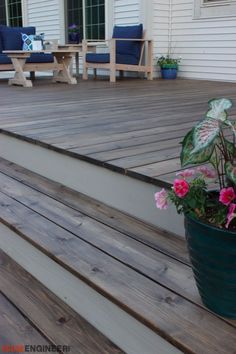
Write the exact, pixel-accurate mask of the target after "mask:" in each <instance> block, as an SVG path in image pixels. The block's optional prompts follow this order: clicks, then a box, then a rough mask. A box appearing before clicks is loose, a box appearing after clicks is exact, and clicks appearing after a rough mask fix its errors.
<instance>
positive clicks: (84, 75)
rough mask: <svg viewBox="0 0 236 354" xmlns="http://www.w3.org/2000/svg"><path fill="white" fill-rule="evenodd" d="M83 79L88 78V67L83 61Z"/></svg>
mask: <svg viewBox="0 0 236 354" xmlns="http://www.w3.org/2000/svg"><path fill="white" fill-rule="evenodd" d="M83 80H88V67H87V65H86V64H85V63H84V68H83Z"/></svg>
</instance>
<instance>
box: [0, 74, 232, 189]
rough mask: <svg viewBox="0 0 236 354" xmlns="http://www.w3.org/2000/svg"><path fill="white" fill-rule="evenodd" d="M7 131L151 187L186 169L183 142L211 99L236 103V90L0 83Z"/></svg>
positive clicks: (0, 122) (134, 83) (193, 85)
mask: <svg viewBox="0 0 236 354" xmlns="http://www.w3.org/2000/svg"><path fill="white" fill-rule="evenodd" d="M0 96H1V105H0V128H1V129H2V131H3V130H4V131H5V132H7V133H8V134H11V135H17V136H19V137H20V138H22V139H25V140H28V141H32V142H35V143H37V144H41V145H43V146H46V147H47V148H50V149H54V150H56V151H60V152H63V153H65V154H69V155H71V156H74V157H78V158H80V159H83V160H87V161H89V162H92V163H95V164H97V165H101V166H104V167H107V168H109V169H112V170H115V171H118V172H120V173H124V174H127V175H130V176H133V177H136V178H139V179H142V180H145V181H148V182H152V183H155V184H159V185H163V184H164V185H166V184H168V183H169V182H170V181H172V177H173V174H174V172H175V171H177V170H178V169H180V162H179V152H180V145H179V142H180V141H181V140H182V138H183V136H184V134H185V133H186V132H187V131H188V130H189V129H190V128H191V127H192V125H193V123H194V122H195V121H197V120H199V119H201V118H202V116H203V114H204V112H205V111H206V110H207V101H208V100H209V99H210V98H213V97H228V98H231V99H233V100H235V101H236V84H234V83H223V82H220V83H219V82H209V81H193V80H176V81H162V80H154V81H153V82H150V81H146V80H139V79H137V80H127V79H124V80H120V81H118V82H117V83H116V84H110V83H109V82H108V81H107V80H101V79H99V80H97V81H94V80H89V81H88V82H84V81H80V82H79V84H78V85H76V86H73V87H70V86H67V85H63V84H62V85H58V84H56V85H55V84H52V83H50V81H48V80H47V79H40V80H38V81H36V82H35V86H34V88H33V89H30V90H26V89H22V88H17V87H8V86H7V82H6V81H5V80H2V81H1V82H0ZM232 112H233V114H234V118H236V108H235V107H234V108H233V110H232Z"/></svg>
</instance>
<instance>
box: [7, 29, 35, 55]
mask: <svg viewBox="0 0 236 354" xmlns="http://www.w3.org/2000/svg"><path fill="white" fill-rule="evenodd" d="M21 33H26V34H35V27H1V28H0V36H1V40H2V47H3V48H2V49H3V50H22V38H21Z"/></svg>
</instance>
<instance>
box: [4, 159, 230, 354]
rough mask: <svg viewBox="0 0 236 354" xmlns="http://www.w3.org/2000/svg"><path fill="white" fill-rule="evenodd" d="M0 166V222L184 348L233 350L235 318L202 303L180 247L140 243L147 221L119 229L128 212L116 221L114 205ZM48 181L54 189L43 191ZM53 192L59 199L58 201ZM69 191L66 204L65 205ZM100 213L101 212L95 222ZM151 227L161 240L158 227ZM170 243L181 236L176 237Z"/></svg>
mask: <svg viewBox="0 0 236 354" xmlns="http://www.w3.org/2000/svg"><path fill="white" fill-rule="evenodd" d="M2 166H3V167H2ZM11 168H12V169H13V170H14V171H11V173H10V170H11ZM0 171H1V173H0V191H1V193H0V216H1V221H2V222H3V223H4V224H6V225H7V226H8V227H10V228H11V229H12V230H13V231H15V232H17V233H18V234H19V235H20V236H21V237H23V238H25V239H26V240H28V241H29V242H31V243H32V244H33V245H35V247H37V248H39V249H40V250H41V251H43V252H44V253H45V254H47V255H48V256H49V257H51V258H52V259H54V260H56V262H57V263H59V264H60V265H62V266H63V267H64V268H66V269H67V270H69V271H70V272H72V273H73V274H74V275H76V276H78V277H79V278H80V279H82V280H83V281H85V282H86V283H87V284H89V285H90V286H92V287H93V288H94V289H95V290H97V291H99V293H101V294H103V295H104V296H105V297H107V298H108V299H109V300H111V301H112V302H114V303H116V304H117V305H118V306H120V307H121V308H122V309H124V310H125V311H127V312H128V313H130V314H131V315H132V316H134V317H135V318H136V319H138V320H139V321H141V322H142V323H144V324H145V325H146V326H148V327H149V328H151V329H152V330H154V331H156V333H157V334H159V335H161V336H162V337H164V338H165V339H166V340H168V341H169V342H171V343H172V344H174V345H175V346H176V347H178V348H180V349H181V350H183V351H184V352H188V353H202V352H203V349H204V353H222V354H223V353H234V350H235V349H234V348H235V335H236V329H235V321H228V322H227V321H226V320H223V319H221V318H219V317H217V316H215V315H214V314H211V313H210V312H209V311H207V310H206V309H204V307H203V305H202V304H201V302H200V300H199V296H198V294H197V290H196V288H195V285H194V282H193V278H192V273H191V270H190V267H189V265H188V260H187V258H184V257H182V255H183V254H181V256H180V257H179V260H178V253H176V252H177V249H176V250H175V251H174V252H171V249H170V250H169V249H168V247H169V248H170V245H171V242H170V244H168V246H167V247H165V246H159V242H160V240H162V238H161V239H158V241H155V243H154V246H153V243H152V242H150V243H151V245H148V243H146V244H144V242H143V239H145V237H146V233H145V230H146V229H145V227H146V228H147V235H149V236H150V235H151V234H152V233H153V236H154V229H151V228H150V227H149V226H146V225H145V224H142V240H140V241H139V240H138V238H137V239H136V238H135V237H134V235H133V233H135V231H134V230H135V228H136V226H135V225H134V224H135V222H136V220H135V219H133V220H132V224H131V226H129V228H128V231H127V232H123V231H122V229H125V227H126V223H128V220H130V219H131V218H130V217H127V216H126V215H124V219H125V222H126V223H125V224H123V226H122V227H121V226H120V225H119V227H116V224H117V225H118V224H119V222H121V217H122V213H118V216H117V219H116V215H117V214H116V213H117V212H116V211H115V210H114V209H109V208H108V207H106V206H103V205H101V204H99V208H98V207H97V204H96V202H95V201H93V200H92V199H91V198H87V197H86V198H85V197H83V196H82V197H81V196H80V195H79V194H78V193H74V196H73V199H72V197H71V196H72V194H73V193H72V191H71V190H68V189H67V188H65V187H62V186H59V185H58V184H55V183H54V182H53V183H51V182H50V181H48V180H46V179H44V178H42V177H40V176H36V175H35V174H32V179H34V182H33V183H32V182H31V183H32V185H31V187H30V186H29V185H30V176H31V174H30V173H29V172H28V171H23V169H22V168H19V167H16V166H15V165H11V164H9V165H7V163H6V162H3V164H2V163H1V165H0ZM15 171H17V172H15ZM19 171H20V172H19ZM6 174H8V175H9V176H6ZM10 176H11V177H10ZM12 177H14V178H12ZM36 181H37V182H36ZM39 181H41V182H42V183H43V186H44V191H43V190H42V185H39ZM37 183H38V185H37ZM26 184H27V185H26ZM51 184H52V189H53V188H54V190H53V194H54V195H53V196H52V197H49V195H50V193H52V191H51V190H50V185H51ZM36 188H37V190H36ZM39 190H40V192H39ZM56 190H57V191H60V193H61V195H60V196H58V195H57V196H56ZM46 194H47V195H46ZM58 194H59V193H58ZM56 197H57V198H56ZM60 198H61V200H62V198H65V199H66V200H67V202H66V205H65V204H63V203H62V202H60V201H59V199H60ZM67 198H68V199H67ZM70 198H71V199H72V200H73V205H70V206H69V202H68V200H70ZM76 198H77V199H76ZM55 199H57V200H55ZM90 199H91V205H90V206H88V204H89V200H90ZM76 200H77V203H76ZM84 204H85V205H86V208H85V207H84ZM81 205H82V206H83V213H82V212H81V211H80V209H81V208H82V207H81ZM106 208H107V209H106ZM85 209H86V210H85ZM98 209H99V212H98V214H99V216H98V217H97V216H96V215H95V214H96V211H97V210H98ZM101 209H102V211H100V210H101ZM91 210H92V211H91ZM104 210H105V211H104ZM107 213H108V214H107ZM101 215H102V216H103V215H105V217H104V218H103V222H101V219H102V217H101ZM126 217H127V219H126ZM104 219H105V220H104ZM110 219H111V222H109V220H110ZM114 219H115V220H116V223H114V222H113V220H114ZM25 220H27V223H25V222H24V221H25ZM118 220H119V222H118ZM133 225H134V226H133ZM150 230H151V231H150ZM139 232H140V231H139ZM140 234H141V232H140ZM157 234H158V235H159V234H161V235H162V237H163V239H164V234H163V233H161V232H158V233H157ZM165 237H166V239H168V234H166V235H165ZM171 237H172V238H174V235H171ZM157 238H158V237H157ZM174 244H175V243H174ZM178 244H183V245H184V241H183V240H181V239H178V238H177V242H176V244H175V245H178ZM183 249H184V248H181V247H180V250H183ZM172 253H173V255H172ZM216 334H217V335H216ZM225 338H227V341H226V340H225ZM222 343H223V344H222ZM222 345H223V346H222Z"/></svg>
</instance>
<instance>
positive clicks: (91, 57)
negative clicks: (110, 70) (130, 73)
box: [86, 53, 139, 65]
mask: <svg viewBox="0 0 236 354" xmlns="http://www.w3.org/2000/svg"><path fill="white" fill-rule="evenodd" d="M86 62H87V63H100V64H101V63H103V64H106V63H110V54H100V53H99V54H94V53H88V54H87V55H86ZM138 63H139V59H137V58H136V57H135V56H133V55H122V54H116V64H129V65H137V64H138Z"/></svg>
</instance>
